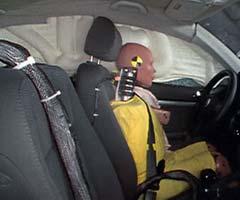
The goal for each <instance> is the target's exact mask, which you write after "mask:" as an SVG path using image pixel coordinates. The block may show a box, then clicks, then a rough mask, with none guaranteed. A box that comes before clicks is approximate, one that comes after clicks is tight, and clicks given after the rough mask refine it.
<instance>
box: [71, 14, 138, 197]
mask: <svg viewBox="0 0 240 200" xmlns="http://www.w3.org/2000/svg"><path fill="white" fill-rule="evenodd" d="M121 45H122V39H121V36H120V33H119V32H118V30H117V29H116V27H115V26H114V24H113V22H112V21H110V20H109V19H107V18H105V17H98V18H96V19H95V20H94V22H93V25H92V26H91V28H90V30H89V32H88V35H87V39H86V43H85V52H86V53H87V54H89V55H91V56H93V57H94V58H96V59H99V60H104V61H114V60H115V59H116V58H117V55H118V52H119V50H120V47H121ZM75 84H76V90H77V93H78V96H79V98H80V101H81V103H82V105H83V107H84V109H85V111H86V114H87V116H88V118H89V120H90V121H91V122H92V125H93V127H94V129H95V131H96V133H97V134H98V136H99V138H100V140H101V141H102V143H103V145H104V147H105V149H106V151H107V153H108V155H109V157H110V159H111V161H112V163H113V166H114V169H115V170H116V173H117V175H118V178H119V181H120V183H121V186H122V189H123V192H124V195H125V198H126V199H132V198H133V195H134V191H136V187H137V174H136V167H135V163H134V161H133V158H132V155H131V153H130V150H129V148H128V145H127V143H126V141H125V138H124V137H123V135H122V132H121V129H120V127H119V125H118V122H117V120H116V118H115V116H114V114H113V112H112V108H111V106H110V100H112V99H113V98H114V93H115V92H114V88H113V84H112V81H111V75H110V73H109V71H108V70H107V69H106V68H104V67H103V66H102V65H100V64H97V63H96V62H94V61H92V62H90V61H89V62H86V63H83V64H80V65H79V68H78V71H77V75H76V83H75Z"/></svg>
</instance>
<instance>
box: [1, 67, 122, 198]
mask: <svg viewBox="0 0 240 200" xmlns="http://www.w3.org/2000/svg"><path fill="white" fill-rule="evenodd" d="M41 68H42V70H43V71H44V72H45V73H46V74H47V75H48V78H49V79H50V80H51V82H52V84H53V86H54V87H55V89H57V90H61V92H62V95H61V96H60V97H59V98H60V99H61V101H62V103H63V105H64V107H65V109H66V112H67V117H68V119H69V121H70V123H71V124H72V126H71V132H72V135H73V137H74V139H75V141H76V146H77V148H78V153H79V154H81V157H82V158H83V159H82V162H81V166H83V168H84V175H85V178H86V181H87V184H88V187H89V190H90V194H91V196H92V199H94V200H95V199H104V200H105V199H117V200H123V199H125V198H124V194H123V191H122V187H121V185H120V183H119V180H118V177H117V174H116V173H115V169H114V167H113V166H112V163H111V160H110V159H109V156H108V154H107V153H106V151H105V149H104V146H103V145H102V143H101V141H100V140H99V139H98V136H97V134H96V133H95V131H94V130H93V128H92V126H91V124H90V123H89V121H88V119H87V117H86V115H85V112H84V110H83V108H82V106H81V104H80V102H79V98H78V96H77V94H76V92H75V90H74V87H73V86H72V83H71V81H70V80H69V78H68V76H67V74H66V73H65V72H64V71H63V70H61V69H59V68H58V67H53V66H51V67H50V66H43V65H42V66H41ZM0 87H1V94H0V105H1V106H0V121H1V126H0V199H3V200H16V199H24V200H34V199H42V200H43V199H44V200H54V199H56V200H61V199H62V200H68V199H69V200H71V199H73V194H72V191H71V188H70V185H69V181H68V178H67V177H66V172H65V169H64V167H63V164H62V161H61V159H60V157H59V154H58V151H57V149H56V145H55V143H54V141H53V138H52V136H51V133H50V128H49V124H48V121H47V118H46V114H45V112H44V110H43V107H42V105H41V103H40V100H39V96H38V93H37V92H36V90H35V88H34V86H33V84H32V82H31V81H30V80H29V79H28V78H27V77H26V75H25V74H23V73H22V72H20V71H17V70H12V69H3V68H0Z"/></svg>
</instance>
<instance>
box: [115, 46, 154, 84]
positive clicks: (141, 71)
mask: <svg viewBox="0 0 240 200" xmlns="http://www.w3.org/2000/svg"><path fill="white" fill-rule="evenodd" d="M116 64H117V67H118V68H119V69H121V68H123V67H137V70H138V72H137V84H138V85H140V86H143V87H151V85H152V80H153V77H154V73H155V70H154V67H153V57H152V53H151V51H150V50H149V49H148V48H147V47H145V46H143V45H140V44H137V43H127V44H125V45H123V46H122V48H121V50H120V53H119V56H118V58H117V62H116Z"/></svg>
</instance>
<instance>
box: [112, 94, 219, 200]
mask: <svg viewBox="0 0 240 200" xmlns="http://www.w3.org/2000/svg"><path fill="white" fill-rule="evenodd" d="M111 105H112V108H113V112H114V113H115V116H116V118H117V120H118V122H119V124H120V127H121V129H122V131H123V134H124V136H125V139H126V141H127V143H128V146H129V148H130V151H131V153H132V155H133V158H134V161H135V164H136V168H137V175H138V177H137V178H138V183H141V182H143V181H144V180H146V165H147V163H146V158H147V154H146V152H147V138H148V127H149V125H148V123H149V116H148V111H147V108H146V104H145V103H144V102H143V100H142V99H141V98H139V97H138V96H136V95H135V96H134V97H133V98H131V99H130V100H128V101H113V102H111ZM150 112H151V116H152V121H153V126H154V133H155V141H156V144H155V150H156V157H157V162H158V161H160V160H162V159H165V171H170V170H176V169H182V170H186V171H189V172H190V173H192V174H193V175H195V176H196V177H199V174H200V171H201V170H203V169H206V168H211V169H213V170H215V162H214V159H213V157H212V155H211V153H210V152H209V151H208V148H207V145H206V143H205V142H198V143H195V144H192V145H189V146H187V147H185V148H182V149H179V150H177V151H174V152H167V153H166V152H165V151H164V146H165V144H164V135H163V128H162V126H161V124H160V123H159V121H158V119H157V117H156V116H155V113H154V112H153V111H152V110H151V108H150ZM187 187H188V185H187V184H186V183H184V182H181V181H174V180H163V181H161V183H160V190H159V191H158V195H157V199H159V200H160V199H168V198H170V197H173V196H175V195H177V194H179V193H181V192H183V191H184V190H186V189H187Z"/></svg>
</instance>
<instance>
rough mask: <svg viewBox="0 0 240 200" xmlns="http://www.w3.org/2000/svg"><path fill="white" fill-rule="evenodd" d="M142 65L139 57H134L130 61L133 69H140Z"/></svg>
mask: <svg viewBox="0 0 240 200" xmlns="http://www.w3.org/2000/svg"><path fill="white" fill-rule="evenodd" d="M142 64H143V60H142V58H141V57H140V56H135V57H133V58H132V60H131V65H132V67H134V68H137V67H140V66H141V65H142Z"/></svg>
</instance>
